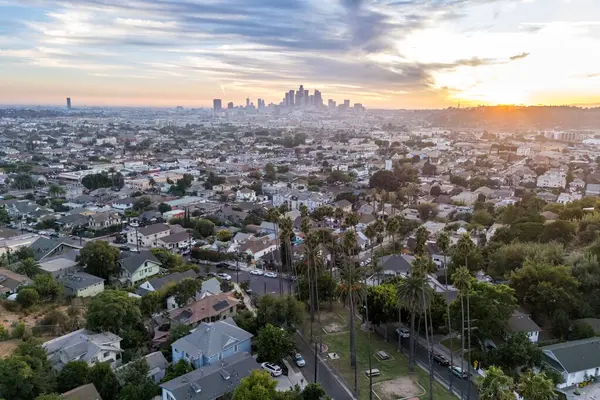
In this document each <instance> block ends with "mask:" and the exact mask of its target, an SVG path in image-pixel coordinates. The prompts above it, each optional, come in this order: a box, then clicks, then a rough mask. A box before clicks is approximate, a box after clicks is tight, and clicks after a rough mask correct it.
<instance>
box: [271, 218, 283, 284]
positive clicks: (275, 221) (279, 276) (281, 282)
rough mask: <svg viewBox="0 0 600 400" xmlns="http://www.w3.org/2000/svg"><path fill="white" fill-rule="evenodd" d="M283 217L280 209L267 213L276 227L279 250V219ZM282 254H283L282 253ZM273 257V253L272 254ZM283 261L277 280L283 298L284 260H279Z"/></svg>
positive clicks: (280, 264)
mask: <svg viewBox="0 0 600 400" xmlns="http://www.w3.org/2000/svg"><path fill="white" fill-rule="evenodd" d="M280 217H281V213H280V212H279V209H278V208H275V207H273V208H269V210H268V211H267V221H269V222H272V223H273V225H274V227H275V241H276V244H275V245H276V246H277V248H279V246H280V242H279V234H278V230H279V218H280ZM280 254H281V252H280ZM271 256H272V253H271ZM279 261H281V262H280V263H278V264H279V265H278V267H279V274H278V275H277V279H278V280H279V295H280V296H283V281H282V280H281V279H282V277H281V266H282V264H283V260H279Z"/></svg>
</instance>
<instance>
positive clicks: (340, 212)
mask: <svg viewBox="0 0 600 400" xmlns="http://www.w3.org/2000/svg"><path fill="white" fill-rule="evenodd" d="M333 216H334V217H335V219H336V220H337V222H338V224H339V225H342V220H343V219H344V210H342V209H341V208H339V207H338V208H336V209H335V211H334V212H333Z"/></svg>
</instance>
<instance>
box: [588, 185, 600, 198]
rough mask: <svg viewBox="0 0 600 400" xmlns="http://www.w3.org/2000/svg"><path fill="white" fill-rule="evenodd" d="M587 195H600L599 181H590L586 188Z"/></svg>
mask: <svg viewBox="0 0 600 400" xmlns="http://www.w3.org/2000/svg"><path fill="white" fill-rule="evenodd" d="M585 195H586V196H600V184H598V183H588V185H587V186H586V188H585Z"/></svg>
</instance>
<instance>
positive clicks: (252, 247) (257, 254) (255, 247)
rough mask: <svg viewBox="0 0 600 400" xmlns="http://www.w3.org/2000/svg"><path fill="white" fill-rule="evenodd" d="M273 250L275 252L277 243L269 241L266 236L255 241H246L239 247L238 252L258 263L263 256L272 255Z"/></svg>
mask: <svg viewBox="0 0 600 400" xmlns="http://www.w3.org/2000/svg"><path fill="white" fill-rule="evenodd" d="M275 250H277V241H276V240H271V239H269V237H268V236H264V237H262V238H259V239H256V240H248V241H247V242H245V243H242V244H241V245H240V247H239V251H240V252H243V253H246V254H248V255H250V256H251V257H252V258H253V259H254V261H258V259H259V258H261V257H263V256H264V255H265V254H269V253H272V252H274V251H275Z"/></svg>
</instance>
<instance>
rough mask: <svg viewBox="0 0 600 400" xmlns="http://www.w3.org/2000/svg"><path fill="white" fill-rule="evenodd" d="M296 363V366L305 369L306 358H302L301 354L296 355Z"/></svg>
mask: <svg viewBox="0 0 600 400" xmlns="http://www.w3.org/2000/svg"><path fill="white" fill-rule="evenodd" d="M294 361H295V362H296V365H297V366H299V367H304V366H305V365H306V361H305V360H304V357H302V354H300V353H296V355H295V356H294Z"/></svg>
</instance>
